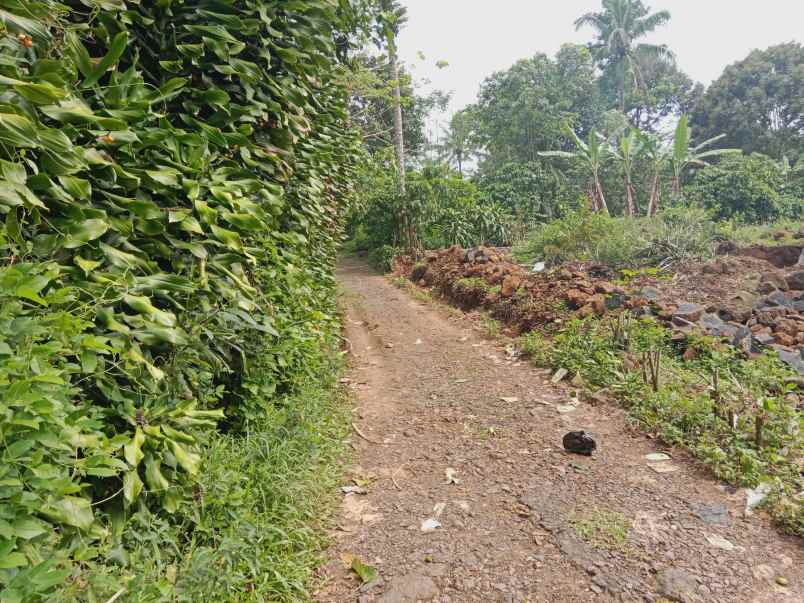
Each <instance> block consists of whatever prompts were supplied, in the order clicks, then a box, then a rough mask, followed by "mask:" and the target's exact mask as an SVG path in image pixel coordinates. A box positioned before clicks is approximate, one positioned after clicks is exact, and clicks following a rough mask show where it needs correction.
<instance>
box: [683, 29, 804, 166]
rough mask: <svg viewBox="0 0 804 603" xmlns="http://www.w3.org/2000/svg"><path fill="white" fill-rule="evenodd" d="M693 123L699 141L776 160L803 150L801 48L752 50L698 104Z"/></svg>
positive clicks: (803, 70) (803, 58)
mask: <svg viewBox="0 0 804 603" xmlns="http://www.w3.org/2000/svg"><path fill="white" fill-rule="evenodd" d="M691 123H692V124H693V125H694V126H695V127H696V131H697V132H700V134H701V136H703V137H711V136H715V135H716V134H719V133H721V132H722V133H724V134H725V137H724V138H723V144H724V145H727V146H733V147H738V148H741V149H742V150H743V151H744V152H746V153H754V152H759V153H763V154H765V155H768V156H770V157H773V158H774V159H777V160H780V159H782V158H783V157H784V156H787V157H788V158H790V159H797V158H798V157H799V155H800V154H801V152H802V149H804V46H802V45H801V44H798V43H796V42H790V43H788V44H780V45H778V46H772V47H770V48H768V49H766V50H755V51H753V52H752V53H751V54H749V55H748V57H747V58H746V59H744V60H743V61H740V62H738V63H735V64H734V65H730V66H729V67H727V68H726V70H725V71H724V72H723V75H722V76H720V78H719V79H718V80H716V81H715V82H714V83H713V84H712V85H711V86H710V87H709V89H708V90H707V92H706V94H705V95H704V97H703V99H701V101H700V102H699V103H698V104H697V105H696V107H695V109H694V111H693V113H692V115H691Z"/></svg>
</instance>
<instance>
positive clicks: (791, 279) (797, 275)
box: [786, 252, 804, 291]
mask: <svg viewBox="0 0 804 603" xmlns="http://www.w3.org/2000/svg"><path fill="white" fill-rule="evenodd" d="M802 253H804V252H802ZM786 280H787V286H788V287H789V288H790V289H795V290H797V291H801V290H804V270H799V271H798V272H793V273H792V274H788V275H787V279H786Z"/></svg>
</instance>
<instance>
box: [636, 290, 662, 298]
mask: <svg viewBox="0 0 804 603" xmlns="http://www.w3.org/2000/svg"><path fill="white" fill-rule="evenodd" d="M659 295H660V293H659V290H658V289H657V288H656V287H643V288H642V289H641V290H640V291H639V296H640V297H644V298H645V299H647V300H648V301H656V300H657V299H659Z"/></svg>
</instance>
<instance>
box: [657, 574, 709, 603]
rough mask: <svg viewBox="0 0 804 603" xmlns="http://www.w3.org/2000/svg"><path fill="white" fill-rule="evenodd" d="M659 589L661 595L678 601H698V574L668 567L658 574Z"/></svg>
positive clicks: (691, 602) (681, 602) (683, 602)
mask: <svg viewBox="0 0 804 603" xmlns="http://www.w3.org/2000/svg"><path fill="white" fill-rule="evenodd" d="M656 582H657V590H658V592H659V594H660V595H662V596H663V597H666V598H667V599H669V600H670V601H677V602H678V603H693V602H694V601H698V600H699V597H698V595H697V592H696V591H697V590H698V580H697V576H695V575H694V574H691V573H689V572H687V571H685V570H682V569H675V568H672V569H668V570H665V571H663V572H661V573H659V574H658V575H657V576H656Z"/></svg>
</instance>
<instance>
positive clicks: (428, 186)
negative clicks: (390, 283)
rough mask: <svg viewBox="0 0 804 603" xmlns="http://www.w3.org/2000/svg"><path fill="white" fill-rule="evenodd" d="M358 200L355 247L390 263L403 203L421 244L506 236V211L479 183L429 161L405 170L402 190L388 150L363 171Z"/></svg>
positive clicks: (498, 240)
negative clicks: (480, 189) (417, 168)
mask: <svg viewBox="0 0 804 603" xmlns="http://www.w3.org/2000/svg"><path fill="white" fill-rule="evenodd" d="M363 178H364V179H363V183H362V186H361V187H362V190H363V193H362V195H361V204H360V205H359V206H358V207H357V208H356V209H355V210H354V211H353V212H352V215H351V220H350V225H349V231H350V234H351V236H352V238H353V247H354V249H356V250H358V251H370V250H373V251H374V253H373V258H374V260H373V263H374V264H375V265H377V266H378V267H380V268H386V267H387V266H388V265H389V261H390V259H391V258H390V257H388V256H389V254H392V253H393V250H395V249H399V248H401V247H402V246H403V245H404V242H403V240H402V238H401V236H400V232H401V228H402V227H401V223H400V216H401V215H402V208H403V207H404V208H405V210H406V211H407V215H408V218H409V219H410V220H411V222H412V223H413V224H414V225H415V228H416V231H417V232H418V236H419V237H420V239H421V242H422V245H423V246H424V247H425V248H428V249H433V248H437V247H446V246H449V245H452V244H456V243H457V244H459V245H463V246H472V245H478V244H480V243H486V244H489V245H505V244H507V243H509V242H510V231H509V222H510V218H509V214H508V213H507V212H506V211H505V208H503V207H502V206H501V205H499V204H497V203H494V202H490V201H487V200H484V199H482V198H481V197H480V194H479V192H478V190H477V187H476V186H475V185H474V184H473V183H472V182H470V181H469V180H465V179H463V178H461V177H460V175H459V174H457V173H455V172H452V171H451V170H449V169H448V168H446V167H440V166H427V167H424V168H423V169H421V170H420V171H416V172H411V173H410V174H409V176H408V183H407V192H406V194H405V196H400V194H399V189H398V183H397V179H396V175H395V173H394V171H393V166H392V161H391V159H390V157H389V155H388V154H387V153H386V154H385V155H382V154H377V155H375V157H374V159H373V162H372V163H371V164H367V167H366V168H365V171H364V173H363Z"/></svg>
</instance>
